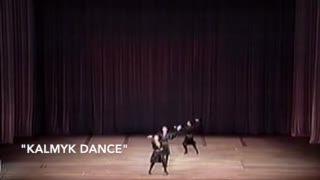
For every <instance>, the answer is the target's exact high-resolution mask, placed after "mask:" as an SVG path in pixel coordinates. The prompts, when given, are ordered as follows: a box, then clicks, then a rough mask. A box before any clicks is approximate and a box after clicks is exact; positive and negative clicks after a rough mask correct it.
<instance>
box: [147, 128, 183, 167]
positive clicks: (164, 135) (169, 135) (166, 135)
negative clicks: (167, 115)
mask: <svg viewBox="0 0 320 180" xmlns="http://www.w3.org/2000/svg"><path fill="white" fill-rule="evenodd" d="M179 130H181V126H178V127H177V128H176V131H175V132H168V128H167V127H166V126H163V127H162V130H161V132H160V133H159V134H158V135H159V139H160V142H161V143H162V145H163V151H164V158H165V162H166V166H167V167H168V161H169V156H170V154H171V153H170V148H169V140H172V139H174V138H175V137H176V136H177V132H178V131H179ZM148 137H149V138H150V137H152V136H148Z"/></svg>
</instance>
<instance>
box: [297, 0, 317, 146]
mask: <svg viewBox="0 0 320 180" xmlns="http://www.w3.org/2000/svg"><path fill="white" fill-rule="evenodd" d="M295 29H296V31H295V54H294V69H293V80H294V81H293V85H294V86H293V106H292V107H293V108H292V129H291V134H292V135H293V136H308V137H309V136H310V137H311V138H310V142H311V143H320V0H309V1H303V0H297V1H296V23H295Z"/></svg>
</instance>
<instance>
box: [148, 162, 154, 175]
mask: <svg viewBox="0 0 320 180" xmlns="http://www.w3.org/2000/svg"><path fill="white" fill-rule="evenodd" d="M154 164H155V163H154V162H152V163H151V164H150V168H149V174H151V171H152V168H153V166H154Z"/></svg>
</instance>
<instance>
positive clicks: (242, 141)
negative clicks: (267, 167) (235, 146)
mask: <svg viewBox="0 0 320 180" xmlns="http://www.w3.org/2000/svg"><path fill="white" fill-rule="evenodd" d="M240 143H241V145H242V146H243V147H247V146H248V144H247V143H246V141H245V140H244V139H243V137H240Z"/></svg>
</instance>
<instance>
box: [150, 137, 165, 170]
mask: <svg viewBox="0 0 320 180" xmlns="http://www.w3.org/2000/svg"><path fill="white" fill-rule="evenodd" d="M148 138H150V136H148ZM151 144H152V148H153V152H152V155H151V158H150V163H151V164H150V168H149V174H151V171H152V168H153V166H154V164H155V163H158V162H161V163H162V166H163V169H164V173H165V174H166V175H168V171H167V164H166V161H165V157H164V151H163V145H162V143H161V142H160V139H159V135H154V136H153V139H152V141H151Z"/></svg>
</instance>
